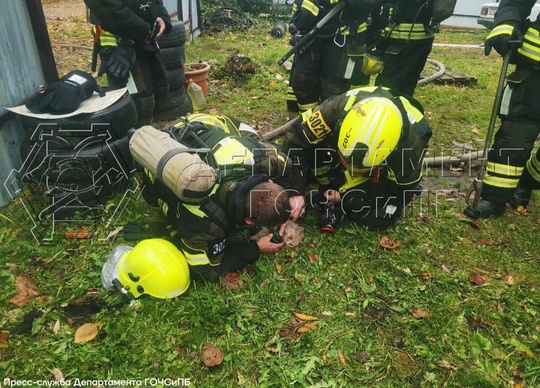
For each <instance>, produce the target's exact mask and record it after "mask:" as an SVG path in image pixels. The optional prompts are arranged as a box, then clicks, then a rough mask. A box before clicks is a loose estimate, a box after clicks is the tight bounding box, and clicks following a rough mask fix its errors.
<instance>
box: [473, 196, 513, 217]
mask: <svg viewBox="0 0 540 388" xmlns="http://www.w3.org/2000/svg"><path fill="white" fill-rule="evenodd" d="M505 209H506V204H505V203H501V202H492V201H486V200H485V199H481V200H480V202H479V203H478V206H467V208H466V209H465V211H464V212H463V213H465V215H466V216H467V217H471V218H472V219H474V220H476V219H478V218H488V217H491V216H498V215H500V214H503V213H504V211H505Z"/></svg>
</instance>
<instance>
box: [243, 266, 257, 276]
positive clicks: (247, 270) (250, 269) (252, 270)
mask: <svg viewBox="0 0 540 388" xmlns="http://www.w3.org/2000/svg"><path fill="white" fill-rule="evenodd" d="M244 272H245V273H246V274H247V275H248V276H254V275H255V274H256V273H257V270H256V269H255V267H254V266H252V265H248V266H247V267H246V268H244Z"/></svg>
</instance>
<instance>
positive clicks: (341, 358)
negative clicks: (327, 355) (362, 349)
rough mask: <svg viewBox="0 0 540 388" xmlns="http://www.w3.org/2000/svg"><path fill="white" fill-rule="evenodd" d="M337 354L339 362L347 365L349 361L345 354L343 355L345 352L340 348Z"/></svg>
mask: <svg viewBox="0 0 540 388" xmlns="http://www.w3.org/2000/svg"><path fill="white" fill-rule="evenodd" d="M337 356H338V360H339V363H340V364H341V365H343V366H347V361H346V360H345V356H344V355H343V352H342V351H341V350H340V349H338V351H337Z"/></svg>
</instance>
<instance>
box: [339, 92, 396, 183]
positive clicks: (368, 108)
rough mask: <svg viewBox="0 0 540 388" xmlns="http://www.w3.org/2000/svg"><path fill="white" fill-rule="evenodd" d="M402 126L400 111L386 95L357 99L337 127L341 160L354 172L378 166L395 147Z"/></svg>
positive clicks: (365, 170) (361, 171)
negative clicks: (338, 127)
mask: <svg viewBox="0 0 540 388" xmlns="http://www.w3.org/2000/svg"><path fill="white" fill-rule="evenodd" d="M402 126H403V117H402V116H401V112H400V111H399V109H398V107H397V106H396V105H395V104H394V103H392V101H390V100H389V99H387V98H384V97H371V98H366V99H364V100H362V101H360V102H357V103H356V104H354V105H353V106H352V108H351V109H350V110H349V112H347V115H346V116H345V119H344V120H343V124H341V128H340V129H339V137H338V144H337V148H338V154H339V158H340V161H341V163H342V164H343V165H344V166H345V168H347V170H349V171H352V172H356V173H363V172H367V171H369V170H370V169H371V168H373V167H376V166H379V165H380V164H381V163H382V162H383V161H384V160H385V159H386V158H387V157H388V155H390V154H391V153H392V151H394V149H395V148H396V146H397V144H398V141H399V138H400V136H401V130H402Z"/></svg>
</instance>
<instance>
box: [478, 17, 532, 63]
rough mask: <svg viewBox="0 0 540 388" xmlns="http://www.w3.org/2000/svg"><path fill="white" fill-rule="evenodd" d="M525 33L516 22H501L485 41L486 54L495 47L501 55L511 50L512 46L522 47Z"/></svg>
mask: <svg viewBox="0 0 540 388" xmlns="http://www.w3.org/2000/svg"><path fill="white" fill-rule="evenodd" d="M522 44H523V33H522V32H521V30H520V28H519V27H518V26H516V25H515V24H514V23H505V24H499V25H498V26H496V27H495V28H494V29H493V30H492V31H491V33H490V34H489V35H488V37H487V38H486V41H485V42H484V54H485V55H489V53H490V52H491V49H492V48H494V49H495V51H497V52H498V53H499V54H500V55H501V56H503V57H504V56H505V55H506V54H508V53H509V52H510V50H511V49H512V47H521V45H522Z"/></svg>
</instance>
